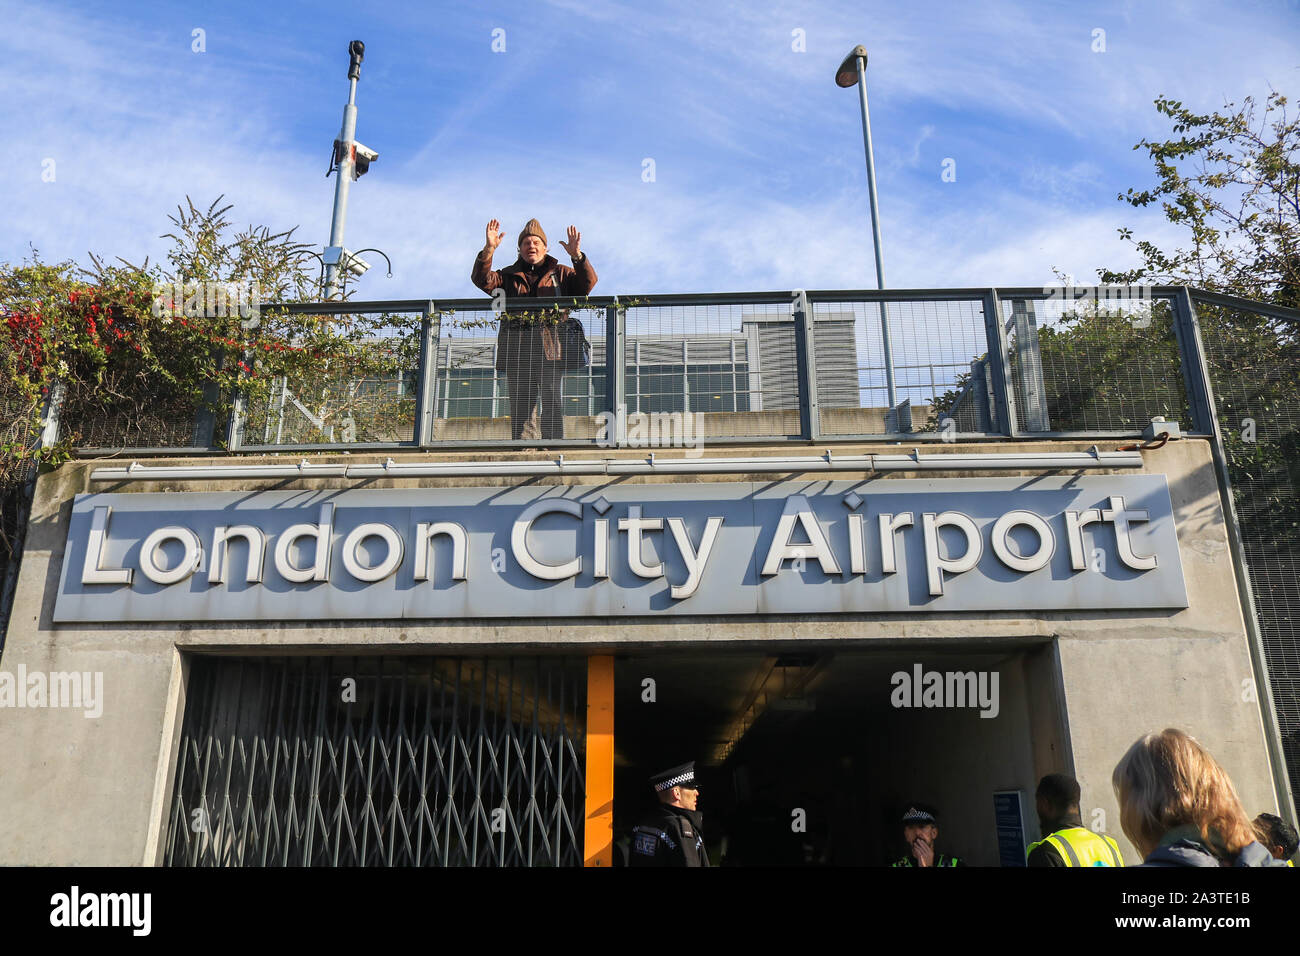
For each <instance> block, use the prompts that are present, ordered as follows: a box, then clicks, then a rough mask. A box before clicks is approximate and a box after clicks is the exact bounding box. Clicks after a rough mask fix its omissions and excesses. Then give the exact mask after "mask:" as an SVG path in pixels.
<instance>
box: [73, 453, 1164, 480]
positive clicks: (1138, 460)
mask: <svg viewBox="0 0 1300 956" xmlns="http://www.w3.org/2000/svg"><path fill="white" fill-rule="evenodd" d="M1142 464H1143V461H1142V453H1141V452H1137V451H1131V452H1103V451H1099V450H1098V449H1097V448H1096V447H1095V446H1094V447H1093V449H1092V450H1091V451H1086V452H1055V453H1042V454H1022V453H1012V454H997V453H990V454H971V455H922V454H920V453H919V452H913V453H912V454H911V455H835V454H833V453H830V452H827V453H826V454H825V455H822V456H770V457H759V458H656V457H655V456H654V455H653V454H652V455H650V456H649V457H647V458H636V459H626V458H599V459H586V460H576V461H570V460H566V459H565V458H564V456H562V455H561V456H560V457H558V458H555V459H551V460H548V461H453V462H397V461H394V460H393V459H391V458H390V459H388V461H387V462H384V463H382V464H371V465H313V464H311V463H309V462H307V461H303V462H301V463H300V464H297V465H180V466H171V467H168V466H162V467H157V468H154V467H150V466H147V465H140V464H138V463H136V462H132V463H131V464H130V465H129V466H127V467H126V468H97V469H95V470H94V471H93V472H92V473H91V475H90V478H91V481H112V482H123V481H164V480H173V481H176V480H179V481H197V480H219V479H257V478H341V477H346V478H458V477H519V478H536V477H545V476H548V475H663V474H697V475H734V474H790V473H804V472H838V471H879V472H883V471H1022V470H1023V471H1055V470H1062V469H1064V470H1079V469H1097V468H1141V467H1142Z"/></svg>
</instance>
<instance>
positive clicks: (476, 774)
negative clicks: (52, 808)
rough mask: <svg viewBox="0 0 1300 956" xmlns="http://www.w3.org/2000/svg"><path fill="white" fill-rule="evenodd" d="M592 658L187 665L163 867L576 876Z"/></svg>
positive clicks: (208, 661)
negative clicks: (572, 870)
mask: <svg viewBox="0 0 1300 956" xmlns="http://www.w3.org/2000/svg"><path fill="white" fill-rule="evenodd" d="M585 695H586V660H585V658H584V659H579V660H574V659H561V658H554V657H528V658H522V657H488V658H448V657H401V658H395V657H364V658H340V657H301V658H287V659H274V658H256V659H230V658H219V657H194V658H192V660H191V663H190V675H189V683H188V692H187V701H186V707H185V720H184V728H183V731H182V739H181V743H180V751H179V753H178V754H177V758H176V776H175V782H174V785H173V792H172V802H171V809H170V812H169V819H168V832H167V843H166V846H165V857H164V862H165V864H166V865H168V866H581V865H582V863H583V846H582V840H583V813H584V799H585V793H584V784H583V767H584V763H583V760H584V745H585V730H584V719H583V718H584V715H585Z"/></svg>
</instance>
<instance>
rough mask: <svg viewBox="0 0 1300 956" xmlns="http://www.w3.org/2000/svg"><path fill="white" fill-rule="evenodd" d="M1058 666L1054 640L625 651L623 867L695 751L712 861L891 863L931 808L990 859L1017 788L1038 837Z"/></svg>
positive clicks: (1054, 764) (619, 793)
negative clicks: (636, 833)
mask: <svg viewBox="0 0 1300 956" xmlns="http://www.w3.org/2000/svg"><path fill="white" fill-rule="evenodd" d="M1055 660H1056V659H1055V653H1054V649H1053V647H1052V645H1051V644H1045V643H1035V644H1027V643H1026V642H1023V641H1021V642H1018V643H1015V644H1011V643H1006V644H1001V645H998V644H994V645H990V644H989V643H987V642H980V643H974V642H972V643H967V642H961V641H957V640H953V641H946V642H943V643H942V644H941V645H940V644H937V643H934V642H927V643H925V644H915V643H913V644H909V645H907V646H905V647H904V646H899V645H898V644H893V645H892V646H889V647H880V648H875V647H873V648H870V649H864V648H852V649H850V648H845V647H843V646H842V645H841V646H839V647H836V648H825V647H819V648H814V649H809V648H807V647H799V648H780V649H773V650H764V651H762V652H750V653H730V652H728V653H719V652H714V651H710V650H698V651H672V652H647V653H644V654H635V655H628V656H623V657H620V658H619V659H618V660H617V662H616V664H615V715H616V716H615V732H614V737H615V770H614V774H615V777H614V792H615V805H614V831H615V840H616V849H615V865H616V866H618V865H625V863H626V862H627V860H628V859H629V855H630V839H629V833H630V831H631V829H632V827H633V826H635V825H636V823H637V822H638V818H639V817H642V816H644V815H645V813H646V811H647V810H650V809H652V808H653V805H654V801H655V797H654V794H653V791H652V790H651V788H650V786H649V784H648V782H647V778H648V777H649V776H650V775H651V774H653V773H655V772H657V771H660V770H663V769H666V768H669V767H672V766H675V765H677V764H681V763H685V762H686V761H688V760H694V761H695V762H696V768H697V776H698V778H699V780H700V781H701V793H700V803H699V809H700V811H701V812H702V813H703V827H702V829H703V831H704V835H705V839H706V847H707V849H708V852H709V858H710V863H711V865H725V866H880V865H885V864H887V863H888V862H890V861H892V860H896V859H899V858H900V857H901V856H902V855H903V853H904V846H903V842H902V829H901V824H900V822H899V821H900V820H901V817H902V815H903V813H904V812H905V811H906V810H907V809H908V807H909V805H910V804H912V803H926V804H929V805H931V806H933V807H935V808H936V809H937V810H938V813H939V819H940V831H939V839H938V841H937V848H938V850H939V851H940V852H943V853H947V854H955V855H957V856H959V857H960V858H961V859H962V860H963V861H964V862H966V863H967V864H968V865H973V866H997V865H999V859H1000V858H999V846H1000V844H999V838H998V828H997V825H996V822H995V813H994V794H995V793H998V792H1006V791H1019V792H1020V796H1021V806H1022V807H1023V808H1024V809H1023V815H1024V839H1025V840H1026V841H1030V840H1033V839H1037V836H1036V834H1037V820H1036V818H1035V817H1034V808H1033V791H1034V786H1035V783H1036V781H1037V779H1038V777H1039V776H1040V775H1041V774H1043V773H1047V772H1051V771H1053V770H1059V769H1065V768H1066V767H1067V766H1068V760H1069V757H1068V745H1067V743H1066V739H1065V735H1066V731H1065V726H1066V724H1065V718H1064V714H1063V710H1062V708H1061V706H1060V703H1059V701H1060V693H1059V691H1058V686H1059V682H1058V678H1057V675H1058V673H1059V670H1058V668H1057V665H1056V663H1055ZM934 674H938V675H940V679H941V680H942V681H943V683H942V684H941V685H939V686H938V687H936V683H935V678H934V677H933V676H932V675H934ZM896 675H905V676H902V677H900V676H896ZM949 675H952V676H949ZM913 684H917V685H918V687H917V688H916V689H914V688H913V686H912V685H913ZM927 694H928V696H926V695H927ZM968 698H969V699H968ZM918 705H919V706H918ZM981 714H985V715H987V716H981ZM1003 845H1004V850H1003V852H1004V853H1005V834H1004V844H1003ZM1011 859H1012V858H1011V857H1008V858H1007V863H1010V862H1011ZM1012 865H1014V864H1012Z"/></svg>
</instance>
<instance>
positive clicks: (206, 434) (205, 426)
mask: <svg viewBox="0 0 1300 956" xmlns="http://www.w3.org/2000/svg"><path fill="white" fill-rule="evenodd" d="M223 358H224V355H221V356H218V357H217V369H218V370H220V368H221V364H222V360H223ZM220 400H221V392H220V391H219V390H218V388H217V383H216V382H208V384H206V385H204V386H203V399H202V402H203V404H202V405H200V406H199V409H198V411H197V412H195V413H194V432H193V434H192V435H191V436H190V444H191V445H193V446H194V447H196V448H211V447H212V440H213V439H214V438H215V437H216V431H217V415H216V412H215V411H214V408H215V406H216V404H217V402H219V401H220Z"/></svg>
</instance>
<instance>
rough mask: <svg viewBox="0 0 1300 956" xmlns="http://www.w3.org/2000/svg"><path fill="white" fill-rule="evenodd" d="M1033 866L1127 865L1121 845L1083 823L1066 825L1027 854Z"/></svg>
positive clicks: (1027, 860) (1030, 849) (1033, 844)
mask: <svg viewBox="0 0 1300 956" xmlns="http://www.w3.org/2000/svg"><path fill="white" fill-rule="evenodd" d="M1025 858H1026V862H1027V864H1028V865H1029V866H1034V867H1037V866H1123V865H1124V857H1123V856H1122V855H1121V854H1120V852H1119V844H1118V843H1116V842H1115V841H1114V840H1112V839H1111V838H1110V837H1108V836H1103V835H1101V834H1099V833H1093V832H1092V831H1091V830H1089V829H1087V828H1086V827H1084V826H1082V825H1081V824H1080V825H1076V826H1067V827H1062V828H1061V829H1059V830H1057V831H1055V832H1054V833H1050V834H1048V835H1047V836H1045V837H1043V839H1041V840H1039V841H1038V842H1037V843H1031V844H1030V845H1029V850H1028V852H1027V853H1026V854H1025Z"/></svg>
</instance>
